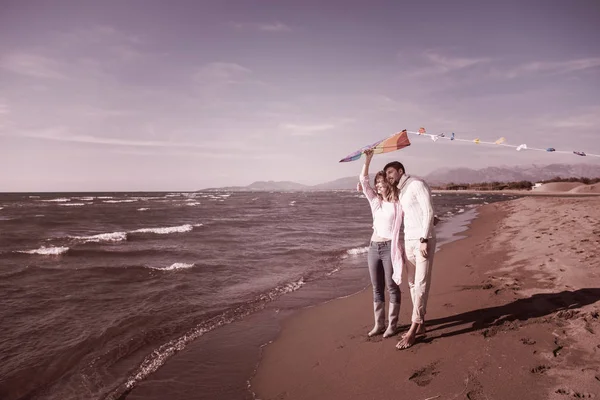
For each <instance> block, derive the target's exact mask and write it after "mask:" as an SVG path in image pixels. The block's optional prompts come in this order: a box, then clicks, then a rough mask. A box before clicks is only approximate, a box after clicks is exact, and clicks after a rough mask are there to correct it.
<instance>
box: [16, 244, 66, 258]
mask: <svg viewBox="0 0 600 400" xmlns="http://www.w3.org/2000/svg"><path fill="white" fill-rule="evenodd" d="M67 251H69V248H68V247H62V246H61V247H45V246H42V247H40V248H39V249H35V250H18V251H17V253H24V254H39V255H43V256H58V255H61V254H65V253H66V252H67Z"/></svg>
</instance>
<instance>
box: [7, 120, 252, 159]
mask: <svg viewBox="0 0 600 400" xmlns="http://www.w3.org/2000/svg"><path fill="white" fill-rule="evenodd" d="M12 136H17V137H27V138H34V139H44V140H54V141H59V142H71V143H81V144H89V145H108V146H120V147H124V148H127V147H130V148H133V147H138V148H146V149H156V150H157V151H163V150H165V149H178V148H186V149H190V148H191V149H203V150H207V151H220V150H222V149H227V150H229V151H236V150H237V151H239V152H240V153H247V152H260V151H261V150H263V147H261V146H258V145H252V144H248V143H245V142H244V141H242V140H235V141H233V140H230V141H225V140H213V141H209V140H202V141H200V142H183V141H182V142H179V141H165V140H139V139H121V138H116V137H102V136H93V135H79V134H74V133H72V131H71V129H70V128H68V127H66V126H54V127H49V128H43V129H30V130H20V131H15V132H13V134H12Z"/></svg>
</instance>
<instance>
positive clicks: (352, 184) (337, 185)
mask: <svg viewBox="0 0 600 400" xmlns="http://www.w3.org/2000/svg"><path fill="white" fill-rule="evenodd" d="M357 183H358V175H357V176H348V177H346V178H340V179H336V180H335V181H331V182H325V183H320V184H318V185H314V186H311V187H310V189H311V190H345V189H356V184H357Z"/></svg>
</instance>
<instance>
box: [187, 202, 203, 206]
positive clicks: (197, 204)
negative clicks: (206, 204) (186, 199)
mask: <svg viewBox="0 0 600 400" xmlns="http://www.w3.org/2000/svg"><path fill="white" fill-rule="evenodd" d="M185 205H186V206H199V205H200V203H198V202H197V201H194V202H192V203H185Z"/></svg>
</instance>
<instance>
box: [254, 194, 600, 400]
mask: <svg viewBox="0 0 600 400" xmlns="http://www.w3.org/2000/svg"><path fill="white" fill-rule="evenodd" d="M479 212H480V215H479V216H478V217H477V218H476V219H475V221H474V222H473V223H472V224H471V226H470V228H469V230H467V231H466V232H464V233H463V235H464V236H466V238H465V239H462V240H460V241H457V242H453V243H450V244H448V245H446V246H444V247H443V248H442V249H441V250H440V252H439V253H438V254H437V255H436V261H435V265H434V272H433V274H434V275H433V283H432V289H431V294H430V299H429V303H428V313H427V329H428V333H427V335H426V336H425V337H424V338H422V339H421V340H420V341H419V342H418V343H417V344H415V345H414V346H413V347H411V348H409V349H407V350H402V351H401V350H396V349H395V345H396V343H397V341H398V339H399V337H398V336H395V337H393V338H389V339H382V338H381V336H379V337H375V338H368V337H367V335H366V332H367V331H368V330H369V329H370V328H371V326H372V323H373V321H372V297H371V296H372V295H371V290H370V288H368V289H366V290H364V291H363V292H361V293H359V294H357V295H354V296H350V297H348V298H344V299H338V300H334V301H331V302H329V303H326V304H323V305H320V306H316V307H313V308H310V309H306V310H303V311H301V312H299V313H296V314H294V315H293V316H291V317H289V318H288V319H287V320H286V321H285V322H284V324H283V327H282V330H281V332H280V334H279V336H278V338H277V339H276V340H275V341H274V342H273V343H271V344H270V345H268V346H266V347H265V348H264V349H263V354H262V360H261V363H260V365H259V368H258V370H257V372H256V374H255V376H254V378H253V379H252V381H251V384H252V390H253V391H254V392H255V393H256V398H257V399H263V400H266V399H330V398H340V399H391V398H404V399H415V400H425V399H431V400H433V399H438V398H439V399H470V400H477V399H513V398H527V399H567V398H593V397H598V396H599V395H600V316H599V311H600V199H598V198H563V197H560V198H551V197H537V196H536V197H527V198H521V199H517V200H513V201H509V202H505V203H496V204H490V205H487V206H483V207H481V208H480V209H479ZM402 289H403V298H402V301H403V304H402V311H401V315H400V321H401V324H402V326H401V332H403V331H405V330H406V329H407V328H408V323H409V320H410V311H411V308H412V304H411V301H410V296H409V294H408V293H409V292H408V288H406V287H403V288H402Z"/></svg>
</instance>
